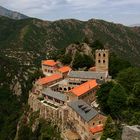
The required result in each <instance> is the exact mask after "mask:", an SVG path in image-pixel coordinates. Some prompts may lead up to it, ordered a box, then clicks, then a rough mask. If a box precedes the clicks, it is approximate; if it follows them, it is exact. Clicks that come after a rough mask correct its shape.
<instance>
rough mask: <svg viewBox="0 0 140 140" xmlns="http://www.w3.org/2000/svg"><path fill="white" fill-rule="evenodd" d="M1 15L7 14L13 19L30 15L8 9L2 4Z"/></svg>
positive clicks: (6, 15) (0, 7)
mask: <svg viewBox="0 0 140 140" xmlns="http://www.w3.org/2000/svg"><path fill="white" fill-rule="evenodd" d="M0 16H5V17H8V18H11V19H16V20H19V19H26V18H28V16H26V15H24V14H21V13H19V12H16V11H11V10H8V9H6V8H4V7H2V6H0Z"/></svg>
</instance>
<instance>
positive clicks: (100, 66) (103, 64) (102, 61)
mask: <svg viewBox="0 0 140 140" xmlns="http://www.w3.org/2000/svg"><path fill="white" fill-rule="evenodd" d="M95 61H96V62H95V65H96V71H108V65H109V50H106V49H102V50H96V52H95Z"/></svg>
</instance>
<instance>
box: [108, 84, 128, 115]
mask: <svg viewBox="0 0 140 140" xmlns="http://www.w3.org/2000/svg"><path fill="white" fill-rule="evenodd" d="M126 99H127V95H126V92H125V89H124V88H123V87H122V86H121V85H120V84H116V85H115V86H114V87H113V88H112V89H111V91H110V93H109V98H108V101H107V104H108V106H109V107H110V110H111V114H112V115H113V116H115V117H119V116H121V111H122V110H123V109H124V108H125V107H126Z"/></svg>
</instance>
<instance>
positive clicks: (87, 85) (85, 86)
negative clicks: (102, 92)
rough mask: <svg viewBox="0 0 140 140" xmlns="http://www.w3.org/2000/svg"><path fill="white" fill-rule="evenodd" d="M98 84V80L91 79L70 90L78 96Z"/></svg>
mask: <svg viewBox="0 0 140 140" xmlns="http://www.w3.org/2000/svg"><path fill="white" fill-rule="evenodd" d="M97 85H98V84H97V83H96V80H89V81H87V82H85V83H83V84H81V85H80V86H77V87H75V88H73V89H72V90H70V92H71V93H73V94H75V95H76V96H80V95H82V94H84V93H86V92H88V91H90V90H91V89H93V88H94V87H96V86H97Z"/></svg>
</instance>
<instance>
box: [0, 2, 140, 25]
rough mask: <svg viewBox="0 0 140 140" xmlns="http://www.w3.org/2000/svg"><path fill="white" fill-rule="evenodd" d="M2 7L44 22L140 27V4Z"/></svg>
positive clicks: (13, 4) (10, 4)
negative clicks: (96, 21)
mask: <svg viewBox="0 0 140 140" xmlns="http://www.w3.org/2000/svg"><path fill="white" fill-rule="evenodd" d="M0 5H1V6H3V7H5V8H7V9H10V10H14V11H18V12H20V13H23V14H25V15H27V16H30V17H36V18H39V19H43V20H50V21H54V20H59V19H68V18H75V19H79V20H83V21H85V20H89V19H91V18H93V19H103V20H107V21H111V22H115V23H121V24H125V25H133V24H140V0H0Z"/></svg>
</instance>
